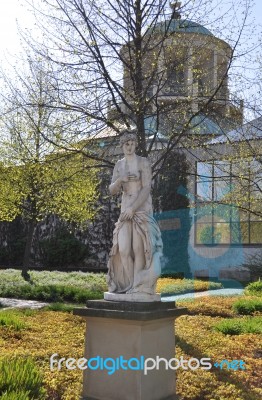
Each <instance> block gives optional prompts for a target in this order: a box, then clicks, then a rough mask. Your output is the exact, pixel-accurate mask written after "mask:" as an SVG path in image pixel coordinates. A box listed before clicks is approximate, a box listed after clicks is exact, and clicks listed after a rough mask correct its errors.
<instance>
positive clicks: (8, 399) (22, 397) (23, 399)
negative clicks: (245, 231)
mask: <svg viewBox="0 0 262 400" xmlns="http://www.w3.org/2000/svg"><path fill="white" fill-rule="evenodd" d="M29 394H30V392H28V391H26V392H25V391H19V392H17V391H15V392H14V391H12V392H5V393H3V395H2V396H1V397H0V400H30V397H29Z"/></svg>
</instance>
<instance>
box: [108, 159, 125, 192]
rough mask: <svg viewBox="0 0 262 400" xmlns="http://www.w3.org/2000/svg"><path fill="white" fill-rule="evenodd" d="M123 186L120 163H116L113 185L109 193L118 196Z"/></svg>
mask: <svg viewBox="0 0 262 400" xmlns="http://www.w3.org/2000/svg"><path fill="white" fill-rule="evenodd" d="M121 186H122V179H121V178H120V174H119V161H118V162H117V163H116V165H115V167H114V171H113V176H112V181H111V185H110V186H109V192H110V194H111V195H114V194H117V193H119V192H120V190H121Z"/></svg>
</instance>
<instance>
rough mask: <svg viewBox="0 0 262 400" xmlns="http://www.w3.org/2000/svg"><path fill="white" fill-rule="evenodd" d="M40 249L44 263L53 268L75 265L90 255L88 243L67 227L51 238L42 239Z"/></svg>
mask: <svg viewBox="0 0 262 400" xmlns="http://www.w3.org/2000/svg"><path fill="white" fill-rule="evenodd" d="M40 249H41V256H42V260H43V263H44V265H45V266H46V267H51V268H56V267H65V266H68V265H71V264H74V265H75V264H77V263H79V262H81V261H83V260H84V259H85V258H86V257H87V256H88V255H89V250H88V247H87V245H85V244H83V243H81V242H80V240H78V239H77V238H76V237H75V236H74V235H73V234H72V233H70V232H68V231H67V230H66V229H61V230H59V231H58V232H56V234H55V235H54V236H52V237H51V238H48V239H44V240H41V241H40Z"/></svg>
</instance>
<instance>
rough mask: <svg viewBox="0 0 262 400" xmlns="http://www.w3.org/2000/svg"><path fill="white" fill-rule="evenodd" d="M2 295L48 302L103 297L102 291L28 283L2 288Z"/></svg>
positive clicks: (81, 301) (80, 300) (84, 300)
mask: <svg viewBox="0 0 262 400" xmlns="http://www.w3.org/2000/svg"><path fill="white" fill-rule="evenodd" d="M1 295H2V296H6V297H16V298H20V299H28V300H41V301H50V302H63V301H72V302H76V303H85V302H86V301H87V300H92V299H101V298H103V291H101V290H92V289H85V288H81V287H75V286H65V285H43V286H41V285H30V284H24V285H21V286H17V287H16V288H10V287H8V288H6V290H3V289H2V292H1Z"/></svg>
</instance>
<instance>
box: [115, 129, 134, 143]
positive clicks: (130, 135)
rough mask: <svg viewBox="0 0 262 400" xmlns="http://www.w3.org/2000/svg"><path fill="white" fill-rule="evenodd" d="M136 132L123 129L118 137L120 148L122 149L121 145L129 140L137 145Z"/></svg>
mask: <svg viewBox="0 0 262 400" xmlns="http://www.w3.org/2000/svg"><path fill="white" fill-rule="evenodd" d="M136 132H137V130H136V129H125V130H123V131H122V132H121V136H120V140H119V142H120V146H121V147H123V145H124V144H125V143H126V142H128V141H129V140H132V141H134V142H136V144H137V134H136Z"/></svg>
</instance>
